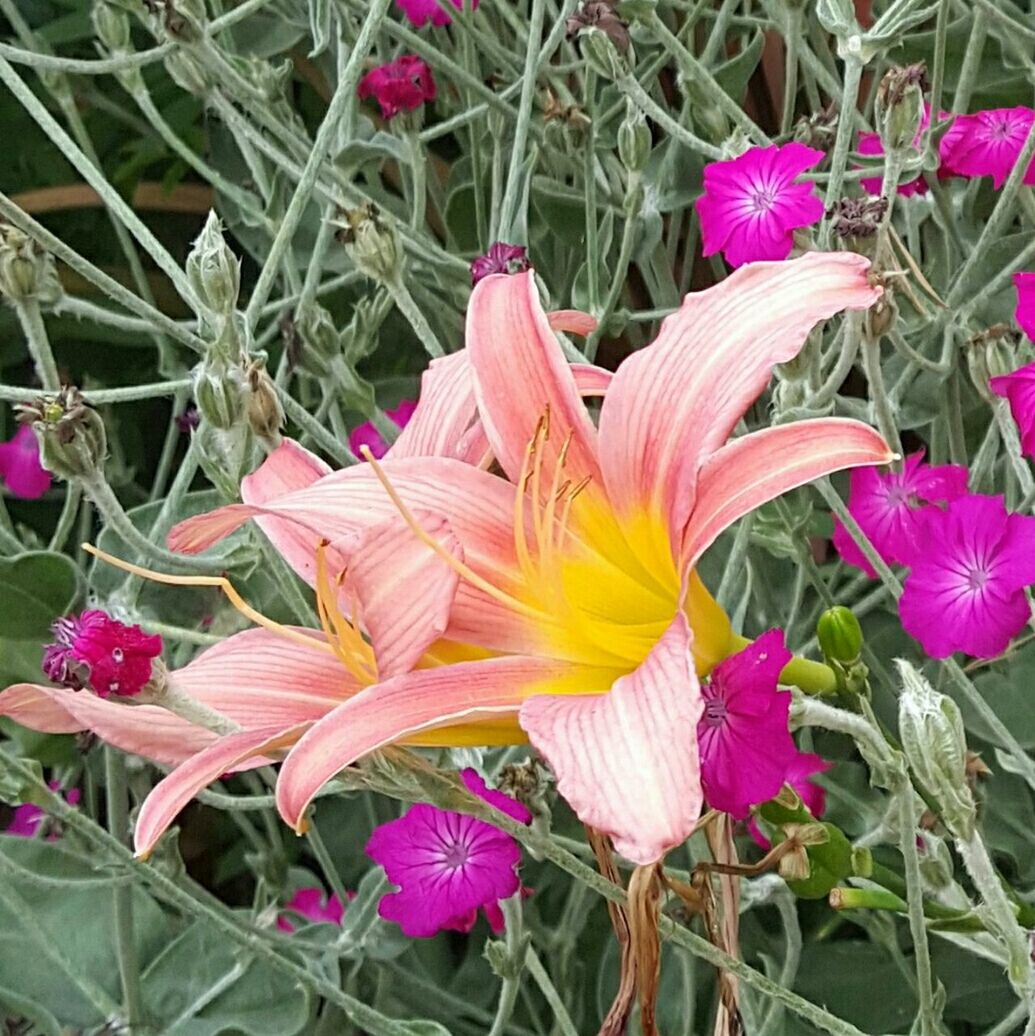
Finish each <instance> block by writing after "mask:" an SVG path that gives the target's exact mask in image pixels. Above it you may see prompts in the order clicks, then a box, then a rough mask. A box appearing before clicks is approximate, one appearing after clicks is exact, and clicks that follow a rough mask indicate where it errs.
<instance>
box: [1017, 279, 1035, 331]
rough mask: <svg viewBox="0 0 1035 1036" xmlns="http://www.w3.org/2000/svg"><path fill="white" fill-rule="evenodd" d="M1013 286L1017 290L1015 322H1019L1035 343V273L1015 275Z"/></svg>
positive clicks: (1020, 326) (1019, 325) (1018, 324)
mask: <svg viewBox="0 0 1035 1036" xmlns="http://www.w3.org/2000/svg"><path fill="white" fill-rule="evenodd" d="M1013 286H1014V287H1015V288H1016V289H1017V308H1016V309H1014V311H1013V317H1014V320H1016V321H1017V326H1018V327H1019V328H1020V329H1021V330H1022V331H1023V332H1024V333H1025V334H1026V335H1027V336H1028V337H1029V338H1030V339H1031V340H1032V341H1035V273H1015V274H1014V275H1013Z"/></svg>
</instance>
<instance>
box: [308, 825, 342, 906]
mask: <svg viewBox="0 0 1035 1036" xmlns="http://www.w3.org/2000/svg"><path fill="white" fill-rule="evenodd" d="M305 837H306V841H307V842H308V843H309V848H310V849H312V851H313V855H314V856H315V857H316V861H317V863H319V864H320V869H321V870H322V871H323V876H324V878H325V879H326V880H327V885H328V887H329V888H330V890H331V892H333V893H334V895H336V896H337V897H338V902H339V903H341V904H342V905H343V906H344V905H346V904H347V903H348V901H349V893H348V889H346V888H345V882H343V881H342V880H341V874H340V873H339V872H338V868H337V867H336V866H335V864H334V860H333V859H332V857H331V854H330V851H329V850H328V848H327V844H326V843H325V842H324V840H323V837H322V836H321V834H320V832H319V830H318V829H317V827H316V821H315V819H314V820H311V821H310V823H309V829H308V830H307V831H306V834H305Z"/></svg>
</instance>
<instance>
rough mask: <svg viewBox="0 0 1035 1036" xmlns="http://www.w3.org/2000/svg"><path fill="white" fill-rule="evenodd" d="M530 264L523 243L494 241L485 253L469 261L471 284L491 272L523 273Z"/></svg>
mask: <svg viewBox="0 0 1035 1036" xmlns="http://www.w3.org/2000/svg"><path fill="white" fill-rule="evenodd" d="M530 265H531V264H530V263H529V261H528V252H527V251H526V250H525V247H524V245H508V244H507V243H506V241H494V242H493V243H492V244H491V245H489V250H488V251H487V252H486V253H485V255H480V256H478V258H477V259H475V260H474V261H473V262H472V263H471V286H472V287H474V285H475V284H477V283H478V282H479V281H480V280H483V279H484V278H485V277H488V276H489V274H492V273H524V272H525V270H527V269H529V267H530Z"/></svg>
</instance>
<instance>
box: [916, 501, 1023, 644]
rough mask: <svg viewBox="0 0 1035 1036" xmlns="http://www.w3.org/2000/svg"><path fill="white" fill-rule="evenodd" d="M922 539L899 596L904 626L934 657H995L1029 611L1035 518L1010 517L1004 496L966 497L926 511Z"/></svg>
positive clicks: (1017, 515)
mask: <svg viewBox="0 0 1035 1036" xmlns="http://www.w3.org/2000/svg"><path fill="white" fill-rule="evenodd" d="M924 519H925V520H924V529H923V536H924V540H923V542H924V543H925V544H926V545H927V549H921V550H919V551H918V552H917V554H916V557H915V558H914V560H913V564H912V569H911V571H910V573H909V576H908V577H907V578H906V583H905V590H904V592H903V594H902V597H901V598H900V599H899V602H898V604H899V615H900V617H901V619H902V626H903V628H904V629H905V631H906V632H907V633H909V634H910V636H912V637H915V638H916V639H917V640H918V641H919V642H920V644H921V645H922V646H923V649H924V650H925V651H926V652H927V654H929V655H930V656H931V657H932V658H947V657H948V656H949V655H951V654H952V653H953V652H955V651H964V652H966V653H967V654H968V655H975V656H977V657H978V658H991V657H992V656H994V655H998V654H1000V653H1001V652H1003V651H1005V650H1006V647H1007V645H1008V644H1009V643H1010V638H1011V637H1013V636H1014V635H1015V634H1017V633H1019V632H1020V631H1021V629H1023V628H1024V625H1025V623H1026V622H1027V621H1028V618H1029V616H1030V609H1029V607H1028V600H1027V598H1026V597H1025V594H1024V588H1025V587H1026V586H1030V585H1031V584H1032V583H1035V518H1028V517H1024V516H1022V515H1019V514H1007V511H1006V508H1005V506H1004V505H1003V499H1002V497H999V496H977V495H972V496H964V497H960V498H959V499H958V500H953V501H952V502H951V503H950V504H949V506H948V508H947V509H946V510H945V511H942V510H941V509H939V508H936V507H931V508H928V509H927V510H926V512H925V514H924Z"/></svg>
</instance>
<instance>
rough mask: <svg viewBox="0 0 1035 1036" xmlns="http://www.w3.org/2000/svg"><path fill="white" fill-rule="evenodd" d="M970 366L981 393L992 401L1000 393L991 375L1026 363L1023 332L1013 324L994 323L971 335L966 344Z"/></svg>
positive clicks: (972, 376)
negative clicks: (1021, 333) (1018, 330)
mask: <svg viewBox="0 0 1035 1036" xmlns="http://www.w3.org/2000/svg"><path fill="white" fill-rule="evenodd" d="M966 357H967V369H968V370H969V372H970V380H971V381H972V382H973V383H974V388H976V389H977V391H978V395H980V396H981V398H982V399H984V400H985V401H986V402H988V403H994V402H995V401H996V398H997V397H996V396H995V394H994V393H993V392H992V390H991V389H990V388H989V387H988V382H989V379H991V378H997V377H1001V376H1002V375H1004V374H1012V373H1013V372H1014V371H1015V370H1017V368H1018V367H1022V366H1024V364H1025V357H1024V355H1023V352H1022V348H1021V340H1020V336H1019V335H1018V334H1017V332H1016V331H1014V329H1013V328H1012V327H1011V326H1010V325H1009V324H994V325H993V326H992V327H989V328H987V329H985V330H984V331H979V332H978V333H977V334H976V335H974V336H973V337H972V338H970V339H969V341H968V342H967V347H966Z"/></svg>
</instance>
